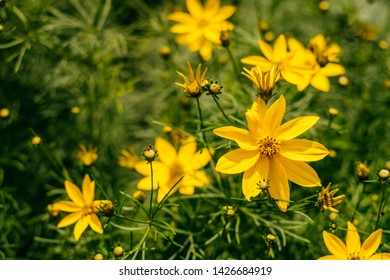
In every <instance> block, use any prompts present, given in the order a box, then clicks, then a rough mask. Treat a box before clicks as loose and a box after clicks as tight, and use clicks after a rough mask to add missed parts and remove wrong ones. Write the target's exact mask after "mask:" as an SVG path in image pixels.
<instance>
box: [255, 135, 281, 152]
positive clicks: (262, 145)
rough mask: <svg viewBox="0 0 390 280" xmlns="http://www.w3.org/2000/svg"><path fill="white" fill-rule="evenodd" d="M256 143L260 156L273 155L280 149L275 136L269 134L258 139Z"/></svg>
mask: <svg viewBox="0 0 390 280" xmlns="http://www.w3.org/2000/svg"><path fill="white" fill-rule="evenodd" d="M257 145H258V146H259V150H260V154H261V156H262V157H273V156H274V154H276V153H278V152H279V150H280V143H279V142H278V141H277V140H276V139H275V138H272V137H269V136H267V137H265V138H264V139H258V140H257Z"/></svg>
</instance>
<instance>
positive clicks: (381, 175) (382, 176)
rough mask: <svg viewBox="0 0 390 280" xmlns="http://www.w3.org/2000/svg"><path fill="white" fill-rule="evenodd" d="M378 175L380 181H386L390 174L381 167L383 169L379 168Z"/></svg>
mask: <svg viewBox="0 0 390 280" xmlns="http://www.w3.org/2000/svg"><path fill="white" fill-rule="evenodd" d="M378 176H379V179H381V180H382V181H387V180H388V179H389V176H390V171H389V170H387V169H385V168H383V169H381V170H379V172H378Z"/></svg>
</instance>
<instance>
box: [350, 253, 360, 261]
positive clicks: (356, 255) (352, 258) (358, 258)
mask: <svg viewBox="0 0 390 280" xmlns="http://www.w3.org/2000/svg"><path fill="white" fill-rule="evenodd" d="M348 259H350V260H360V257H359V254H358V253H349V258H348Z"/></svg>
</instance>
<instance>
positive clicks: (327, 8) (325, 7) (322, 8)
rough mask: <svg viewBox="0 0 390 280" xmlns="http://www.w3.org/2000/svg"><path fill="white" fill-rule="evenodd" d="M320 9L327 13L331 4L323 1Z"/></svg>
mask: <svg viewBox="0 0 390 280" xmlns="http://www.w3.org/2000/svg"><path fill="white" fill-rule="evenodd" d="M318 7H319V8H320V10H322V11H327V10H329V7H330V5H329V2H328V1H321V2H320V3H319V4H318Z"/></svg>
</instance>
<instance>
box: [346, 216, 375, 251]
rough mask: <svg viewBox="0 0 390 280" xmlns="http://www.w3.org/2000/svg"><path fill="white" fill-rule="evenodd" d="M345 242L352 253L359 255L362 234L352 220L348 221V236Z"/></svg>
mask: <svg viewBox="0 0 390 280" xmlns="http://www.w3.org/2000/svg"><path fill="white" fill-rule="evenodd" d="M345 243H346V245H347V249H348V252H349V253H350V254H352V255H353V256H358V255H359V251H360V245H361V243H360V236H359V233H358V232H357V229H356V227H355V226H354V225H353V224H352V223H351V222H348V231H347V238H346V242H345ZM378 246H379V245H378ZM375 250H376V249H375ZM374 252H375V251H374ZM374 252H373V253H374ZM371 255H372V254H371Z"/></svg>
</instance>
